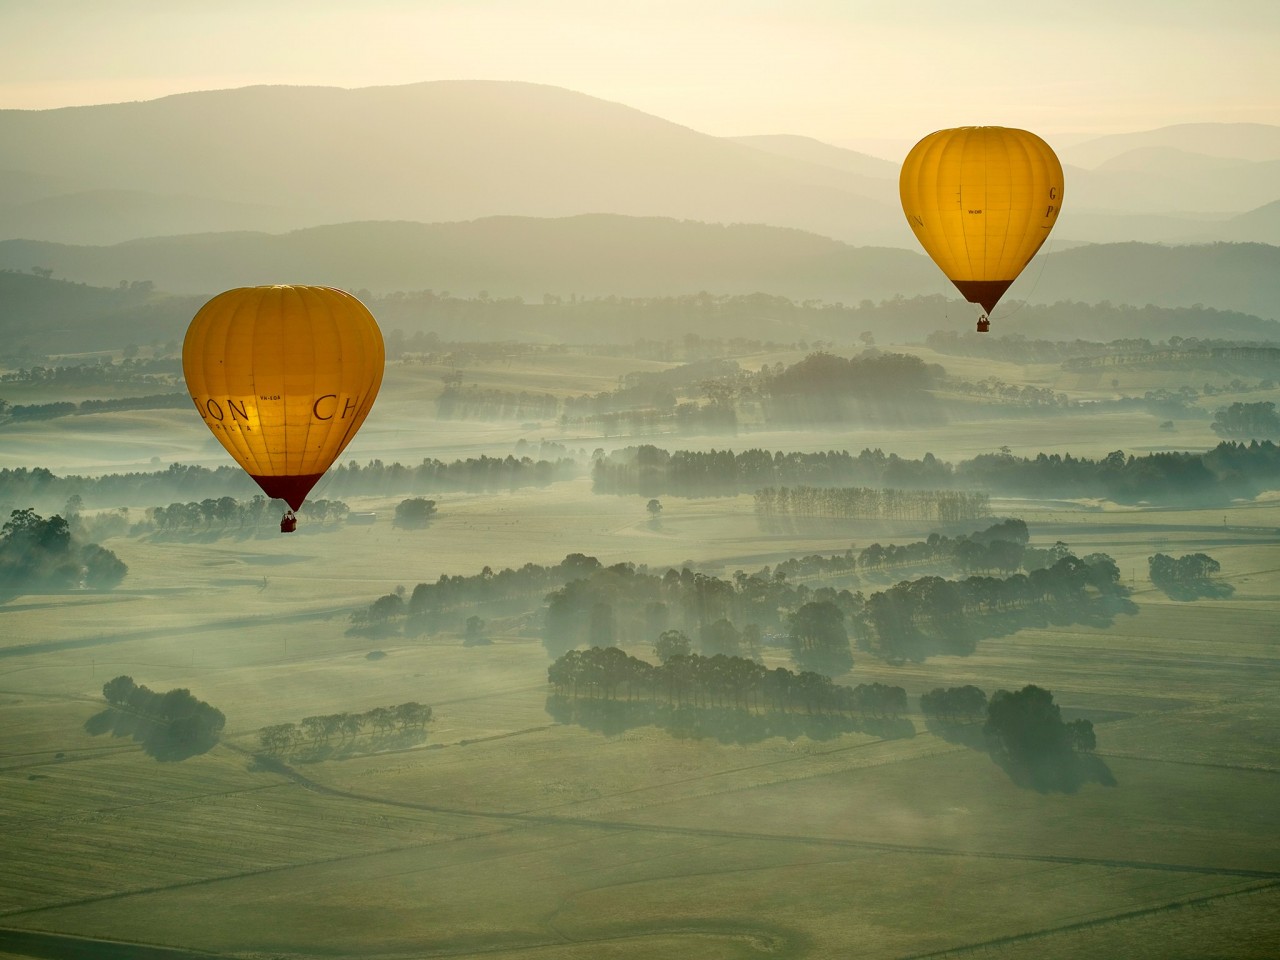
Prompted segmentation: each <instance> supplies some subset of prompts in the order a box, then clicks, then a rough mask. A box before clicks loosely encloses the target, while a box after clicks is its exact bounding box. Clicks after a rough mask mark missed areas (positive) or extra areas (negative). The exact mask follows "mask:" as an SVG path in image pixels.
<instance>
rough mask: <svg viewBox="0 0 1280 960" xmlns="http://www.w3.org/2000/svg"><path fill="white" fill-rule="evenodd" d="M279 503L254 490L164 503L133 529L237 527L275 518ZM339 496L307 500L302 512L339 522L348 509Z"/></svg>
mask: <svg viewBox="0 0 1280 960" xmlns="http://www.w3.org/2000/svg"><path fill="white" fill-rule="evenodd" d="M282 506H283V504H282V503H281V502H280V501H278V500H268V499H267V498H266V497H264V496H262V495H261V494H258V495H257V496H254V497H252V498H250V499H248V500H237V499H235V498H234V497H218V498H217V499H214V498H213V497H206V498H205V499H204V500H201V501H200V502H199V503H196V502H195V501H191V502H189V503H171V504H169V506H167V507H152V508H151V509H149V510H148V511H147V512H146V520H144V521H143V523H142V524H141V525H140V526H138V527H136V528H135V529H134V531H133V532H134V533H144V532H147V531H148V530H155V531H157V532H159V533H194V532H197V531H209V530H222V531H228V530H233V529H234V530H240V529H244V528H245V527H256V526H258V525H259V524H260V523H262V522H263V521H264V520H267V521H274V520H276V519H277V518H278V514H279V512H280V509H281V507H282ZM350 512H351V511H350V508H349V507H348V506H347V505H346V504H345V503H343V502H342V501H341V500H308V501H307V502H306V504H305V505H304V506H303V514H304V515H305V516H306V518H307V519H308V520H309V521H314V522H316V523H324V522H325V521H327V520H333V521H336V522H341V521H342V520H344V519H346V517H347V515H348V514H349V513H350Z"/></svg>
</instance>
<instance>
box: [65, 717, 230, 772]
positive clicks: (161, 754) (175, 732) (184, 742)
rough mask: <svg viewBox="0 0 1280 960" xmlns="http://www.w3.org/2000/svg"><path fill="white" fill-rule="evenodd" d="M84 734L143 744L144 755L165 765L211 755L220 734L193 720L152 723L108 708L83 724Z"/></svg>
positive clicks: (152, 721)
mask: <svg viewBox="0 0 1280 960" xmlns="http://www.w3.org/2000/svg"><path fill="white" fill-rule="evenodd" d="M84 730H85V733H88V734H89V735H90V736H94V737H99V736H103V735H106V734H110V735H111V736H113V737H118V738H121V739H124V738H129V739H132V740H133V741H134V742H135V743H138V744H140V745H141V747H142V749H143V752H144V753H146V754H147V755H148V756H149V757H152V758H154V759H156V760H159V761H161V762H162V763H178V762H181V761H183V760H186V759H189V758H190V757H194V756H197V755H199V754H202V753H208V752H209V751H210V750H211V749H213V747H214V745H215V744H216V743H217V742H218V737H217V734H214V733H210V732H208V731H207V730H205V729H204V728H203V727H201V725H200V724H199V723H198V722H195V721H194V720H192V718H179V719H177V720H172V721H169V722H167V723H166V722H161V721H156V720H149V719H147V718H145V717H139V716H137V715H135V714H131V713H125V712H123V711H121V710H116V709H115V708H114V707H108V708H107V709H106V710H103V711H101V712H99V713H95V714H94V715H93V716H92V717H90V718H89V719H88V720H86V721H85V722H84Z"/></svg>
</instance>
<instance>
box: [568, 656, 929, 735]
mask: <svg viewBox="0 0 1280 960" xmlns="http://www.w3.org/2000/svg"><path fill="white" fill-rule="evenodd" d="M547 680H548V681H549V682H550V683H551V684H552V686H553V687H554V688H555V691H556V693H557V694H558V695H560V696H564V697H569V698H571V699H577V698H591V699H601V698H603V699H609V700H613V699H619V698H620V697H621V696H622V695H623V693H624V692H625V695H626V699H628V700H631V699H635V698H639V699H649V700H662V701H665V702H666V703H668V704H671V705H673V706H676V707H682V706H685V705H690V706H693V707H728V708H731V709H734V710H748V711H773V712H778V713H787V712H792V711H798V710H804V712H805V713H837V714H839V713H860V714H863V715H865V716H871V717H877V718H887V719H896V718H897V717H899V716H900V715H901V714H903V713H905V712H906V709H907V694H906V691H905V690H903V688H902V687H892V686H888V685H887V684H883V683H870V684H866V683H863V684H858V685H857V686H856V687H850V686H845V685H842V684H838V683H835V682H833V681H832V679H831V678H830V677H829V676H826V675H824V674H819V673H814V672H810V671H802V672H800V673H793V672H792V671H790V670H787V669H786V668H785V667H775V668H774V669H772V670H770V669H768V668H766V667H765V666H764V665H763V664H760V663H757V662H756V661H754V660H749V659H747V658H745V657H730V656H725V655H724V654H717V655H716V656H713V657H702V656H699V655H698V654H677V655H674V656H671V657H668V658H667V660H666V661H664V662H663V663H661V664H656V665H655V664H652V663H649V662H648V661H645V660H640V659H638V658H637V657H633V656H631V655H630V654H627V653H625V652H624V651H622V650H621V649H619V648H618V647H591V648H590V649H587V650H569V651H567V652H566V653H564V654H563V655H561V656H560V657H558V658H557V659H556V661H555V662H554V663H552V664H551V666H550V667H548V668H547Z"/></svg>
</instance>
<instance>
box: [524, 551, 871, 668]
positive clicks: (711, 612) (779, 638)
mask: <svg viewBox="0 0 1280 960" xmlns="http://www.w3.org/2000/svg"><path fill="white" fill-rule="evenodd" d="M815 601H829V602H831V603H834V604H836V605H837V606H838V607H839V610H840V612H841V614H843V615H844V616H851V615H853V614H856V613H857V612H858V611H860V609H861V606H862V603H863V601H862V597H861V595H860V594H858V595H855V594H852V593H850V592H849V591H848V590H840V591H836V590H835V589H834V588H832V587H829V586H824V587H819V588H818V589H817V590H811V589H810V588H809V587H808V586H806V585H805V584H791V583H788V582H787V580H786V578H785V576H782V577H779V576H777V575H766V574H763V573H760V574H754V575H748V574H746V573H743V572H741V571H739V572H737V573H735V574H734V576H733V578H732V580H721V579H720V578H718V577H714V576H709V575H707V574H703V573H696V572H694V571H691V570H690V569H689V568H688V567H685V568H683V569H681V570H675V569H668V570H667V571H666V572H665V573H664V574H662V575H661V576H659V575H657V574H653V573H650V572H649V571H648V570H646V569H644V568H637V567H636V566H635V565H634V564H630V563H618V564H614V565H612V566H609V567H599V568H597V569H594V570H592V571H590V572H589V573H587V574H586V575H584V576H580V577H577V578H574V579H571V580H569V581H567V582H566V583H565V584H564V586H562V587H560V588H559V589H557V590H554V591H552V592H551V593H549V594H547V596H546V606H545V610H544V611H543V616H542V624H543V633H542V637H543V644H544V646H545V647H546V648H547V651H548V653H549V654H550V655H551V656H552V657H558V656H559V655H560V654H562V653H564V652H565V651H567V650H572V649H574V648H576V647H579V646H584V645H585V646H611V645H617V644H637V643H649V642H652V640H653V638H654V637H658V636H660V635H661V634H663V633H664V631H668V630H678V631H680V632H681V633H683V634H684V635H685V636H687V637H689V638H691V643H693V644H695V645H696V647H697V649H698V650H699V652H701V653H703V654H709V655H711V654H715V653H723V654H726V655H731V656H737V655H740V654H742V653H744V652H746V653H753V652H754V648H755V647H757V646H758V645H760V644H761V643H764V642H768V643H773V644H789V643H792V640H791V637H792V633H793V627H794V624H793V622H792V619H791V618H792V614H793V613H794V612H796V611H798V610H800V609H801V608H802V607H804V606H805V605H806V604H808V603H810V602H815ZM818 655H820V654H818V653H815V656H818ZM844 656H845V657H847V658H849V661H850V662H851V655H850V654H849V652H848V643H847V641H846V643H845V653H844ZM844 669H847V666H845V667H844ZM832 672H841V671H840V669H838V668H833V670H832Z"/></svg>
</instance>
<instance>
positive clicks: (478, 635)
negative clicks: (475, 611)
mask: <svg viewBox="0 0 1280 960" xmlns="http://www.w3.org/2000/svg"><path fill="white" fill-rule="evenodd" d="M484 626H485V624H484V621H483V620H481V619H480V618H479V617H476V616H471V617H467V631H466V634H465V635H464V639H463V643H465V644H466V645H467V646H469V647H474V646H477V645H479V644H485V643H488V642H489V637H488V635H487V634H486V633H485V629H484Z"/></svg>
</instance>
